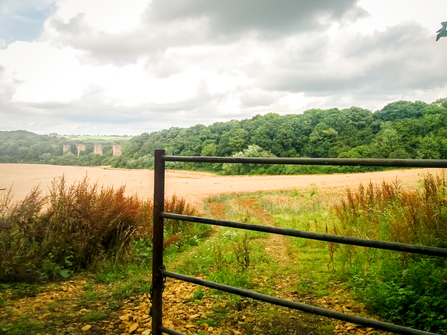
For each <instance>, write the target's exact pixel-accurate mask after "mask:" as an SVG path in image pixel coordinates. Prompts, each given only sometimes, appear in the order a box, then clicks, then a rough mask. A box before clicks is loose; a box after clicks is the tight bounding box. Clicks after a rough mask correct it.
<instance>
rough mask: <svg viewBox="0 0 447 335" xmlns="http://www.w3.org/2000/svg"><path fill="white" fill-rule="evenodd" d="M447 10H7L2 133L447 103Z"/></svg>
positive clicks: (121, 130)
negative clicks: (443, 33) (440, 34)
mask: <svg viewBox="0 0 447 335" xmlns="http://www.w3.org/2000/svg"><path fill="white" fill-rule="evenodd" d="M442 21H447V1H445V0H425V1H420V0H337V1H333V0H313V1H308V0H276V1H272V0H244V1H240V0H225V1H223V0H221V1H216V0H169V1H166V0H132V1H127V0H20V1H17V0H0V130H19V129H20V130H28V131H32V132H35V133H39V134H48V133H58V134H64V135H71V134H77V135H86V134H90V135H97V134H100V135H139V134H141V133H143V132H151V131H156V130H161V129H167V128H170V127H189V126H192V125H195V124H199V123H200V124H205V125H209V124H212V123H214V122H224V121H229V120H231V119H237V120H241V119H247V118H251V117H253V116H255V115H257V114H266V113H271V112H273V113H278V114H281V115H284V114H292V113H295V114H297V113H303V112H304V111H305V110H308V109H311V108H334V107H336V108H339V109H343V108H348V107H351V106H358V107H362V108H366V109H369V110H371V111H376V110H380V109H381V108H383V107H384V106H385V105H386V104H388V103H391V102H393V101H398V100H409V101H416V100H421V101H425V102H427V103H431V102H433V101H435V100H436V99H439V98H444V97H447V67H446V66H445V65H446V61H445V59H446V55H447V38H442V39H440V40H439V41H438V42H435V37H436V31H437V30H438V29H440V28H441V22H442Z"/></svg>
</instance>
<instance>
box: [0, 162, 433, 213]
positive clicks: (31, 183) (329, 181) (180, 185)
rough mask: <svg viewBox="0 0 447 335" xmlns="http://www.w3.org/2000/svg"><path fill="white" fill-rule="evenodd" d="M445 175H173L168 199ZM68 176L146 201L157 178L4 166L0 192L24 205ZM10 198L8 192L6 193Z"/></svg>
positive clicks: (412, 181)
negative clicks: (35, 190) (36, 192)
mask: <svg viewBox="0 0 447 335" xmlns="http://www.w3.org/2000/svg"><path fill="white" fill-rule="evenodd" d="M427 172H430V173H433V174H436V173H441V172H442V169H412V170H393V171H383V172H370V173H356V174H335V175H302V176H233V177H228V176H216V175H214V174H211V173H203V172H191V171H168V172H167V174H166V193H167V196H170V195H173V194H176V195H179V196H183V197H184V198H186V199H187V200H188V201H189V202H191V203H194V204H195V205H198V206H200V205H201V204H202V202H203V200H204V199H205V198H206V197H208V196H211V195H217V194H224V193H242V192H257V191H275V190H286V189H297V190H298V191H303V192H308V191H310V190H312V188H316V189H317V190H318V192H320V194H321V193H322V194H327V195H330V196H333V195H336V194H340V193H341V192H342V191H343V190H345V189H346V187H351V188H356V187H357V186H358V185H359V184H360V183H369V182H370V181H372V182H373V183H381V182H382V181H383V180H386V181H393V180H396V178H398V179H399V180H400V181H401V182H402V184H404V185H408V186H413V185H416V183H417V181H418V180H419V178H420V175H421V174H426V173H427ZM62 175H64V176H65V179H66V180H67V184H69V185H71V184H72V183H74V182H76V181H79V180H82V178H83V177H85V176H86V175H87V176H88V177H89V179H90V181H91V182H98V184H100V185H104V186H109V185H112V186H114V187H119V186H121V185H126V190H127V193H128V194H138V196H139V197H141V198H148V197H152V194H153V188H154V181H153V178H154V174H153V171H150V170H125V169H111V168H105V167H79V166H56V165H39V164H0V176H1V178H0V189H1V188H9V187H10V186H12V188H13V192H14V199H15V200H20V199H23V198H24V197H25V196H26V194H28V192H29V191H30V190H31V188H33V187H35V186H38V185H40V188H41V189H42V190H43V191H44V192H46V191H47V190H48V186H49V185H51V181H52V180H53V179H54V178H57V177H61V176H62ZM2 192H4V191H2Z"/></svg>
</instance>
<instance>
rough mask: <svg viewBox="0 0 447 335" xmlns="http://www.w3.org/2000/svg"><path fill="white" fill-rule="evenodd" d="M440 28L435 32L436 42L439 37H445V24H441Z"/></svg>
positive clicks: (446, 28) (446, 35)
mask: <svg viewBox="0 0 447 335" xmlns="http://www.w3.org/2000/svg"><path fill="white" fill-rule="evenodd" d="M441 25H442V28H441V29H439V30H438V31H437V33H438V34H437V35H436V42H437V41H438V40H439V39H440V38H441V37H447V22H441Z"/></svg>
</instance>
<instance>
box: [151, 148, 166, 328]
mask: <svg viewBox="0 0 447 335" xmlns="http://www.w3.org/2000/svg"><path fill="white" fill-rule="evenodd" d="M164 155H165V151H164V150H161V149H157V150H155V156H154V158H155V163H154V164H155V165H154V230H153V242H152V246H153V250H152V292H153V294H152V334H153V335H161V334H162V332H161V330H160V327H161V326H162V317H163V314H162V299H163V276H162V274H161V269H162V266H163V230H164V228H163V218H162V216H161V213H162V212H163V211H164V199H165V161H164V158H163V157H164Z"/></svg>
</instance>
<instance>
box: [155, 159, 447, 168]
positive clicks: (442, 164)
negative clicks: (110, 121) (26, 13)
mask: <svg viewBox="0 0 447 335" xmlns="http://www.w3.org/2000/svg"><path fill="white" fill-rule="evenodd" d="M163 159H164V160H165V161H170V162H201V163H238V164H242V163H245V164H288V165H290V164H293V165H350V166H392V167H408V168H409V167H420V168H421V167H422V168H424V167H425V168H447V160H446V159H371V158H276V157H275V158H258V157H210V156H208V157H200V156H164V157H163Z"/></svg>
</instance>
